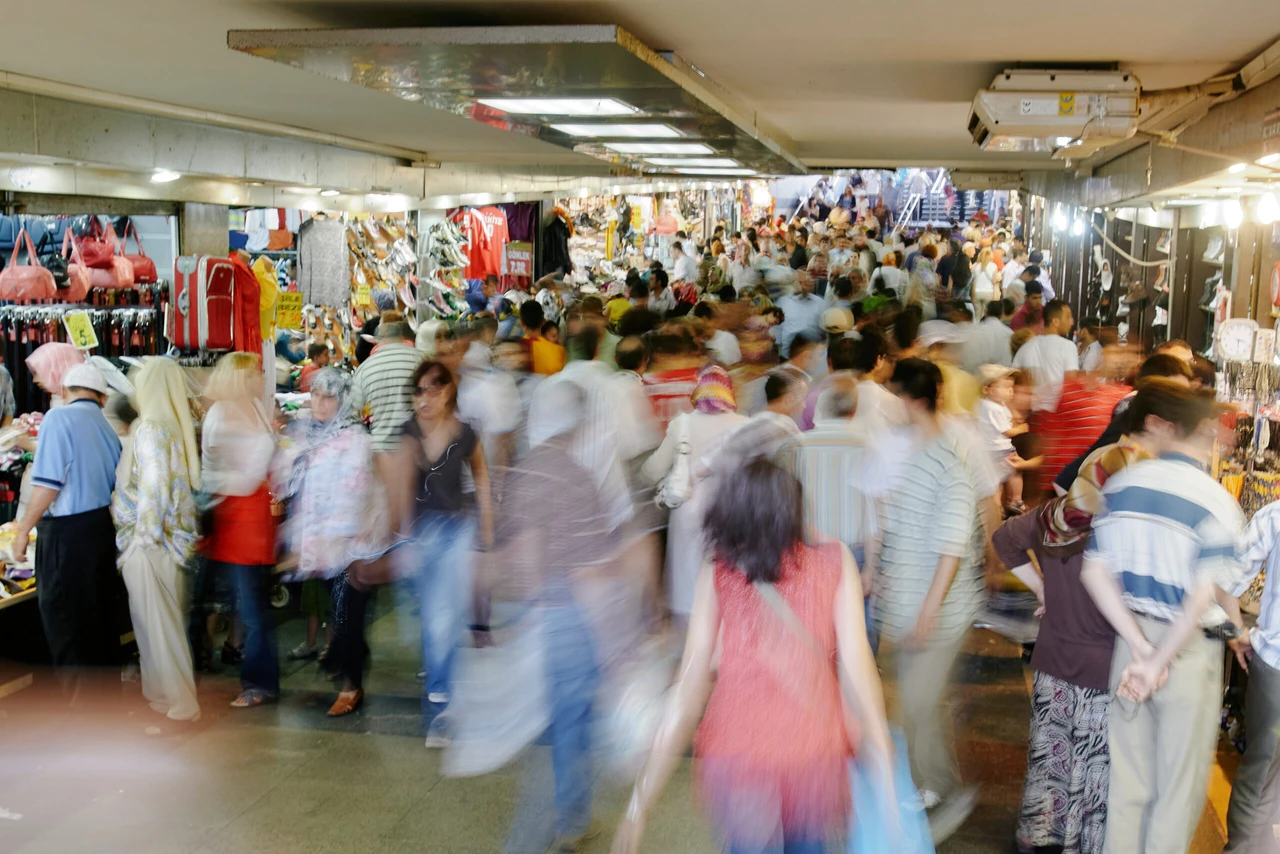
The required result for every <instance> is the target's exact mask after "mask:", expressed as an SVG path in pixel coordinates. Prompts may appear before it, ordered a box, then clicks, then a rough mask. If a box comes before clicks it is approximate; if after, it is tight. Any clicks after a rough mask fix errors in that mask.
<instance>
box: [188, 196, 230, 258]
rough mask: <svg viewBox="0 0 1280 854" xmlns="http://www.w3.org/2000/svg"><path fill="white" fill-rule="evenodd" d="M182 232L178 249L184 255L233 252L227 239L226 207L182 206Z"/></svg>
mask: <svg viewBox="0 0 1280 854" xmlns="http://www.w3.org/2000/svg"><path fill="white" fill-rule="evenodd" d="M181 222H182V231H181V233H180V234H179V235H178V247H179V250H180V252H181V254H183V255H226V254H227V253H228V252H229V251H231V248H230V244H229V243H228V237H227V224H228V213H227V206H226V205H207V204H203V203H201V202H187V203H185V204H184V205H183V206H182V220H181Z"/></svg>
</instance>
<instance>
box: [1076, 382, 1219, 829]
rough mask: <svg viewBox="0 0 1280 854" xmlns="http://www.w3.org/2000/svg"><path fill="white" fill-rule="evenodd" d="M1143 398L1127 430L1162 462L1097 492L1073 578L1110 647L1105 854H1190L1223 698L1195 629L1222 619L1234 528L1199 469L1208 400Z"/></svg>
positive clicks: (1163, 391)
mask: <svg viewBox="0 0 1280 854" xmlns="http://www.w3.org/2000/svg"><path fill="white" fill-rule="evenodd" d="M1145 391H1146V393H1147V398H1146V399H1145V401H1144V407H1145V409H1144V410H1141V411H1139V410H1135V412H1134V413H1133V417H1134V418H1135V419H1137V418H1139V417H1141V418H1142V421H1143V424H1144V426H1145V430H1146V432H1148V433H1153V432H1157V433H1159V432H1163V433H1164V436H1165V438H1164V440H1163V441H1162V442H1161V446H1162V452H1161V455H1160V456H1159V457H1158V458H1156V459H1148V460H1142V461H1139V462H1137V463H1134V464H1133V465H1131V466H1128V467H1127V468H1125V469H1124V470H1123V471H1121V472H1120V473H1119V474H1117V475H1115V476H1114V477H1112V478H1111V479H1110V480H1108V481H1107V485H1106V487H1105V488H1104V489H1103V491H1102V501H1103V509H1102V511H1101V512H1100V513H1099V514H1098V515H1097V516H1095V518H1094V521H1093V533H1092V537H1091V540H1090V543H1089V547H1088V550H1087V551H1086V552H1085V563H1084V569H1083V570H1082V572H1081V581H1082V582H1083V583H1084V585H1085V587H1086V588H1087V589H1088V591H1089V594H1090V595H1091V596H1092V598H1093V600H1094V602H1095V603H1096V604H1097V605H1098V609H1099V610H1100V611H1101V612H1102V614H1103V616H1105V617H1106V618H1107V620H1108V622H1110V623H1111V625H1112V626H1113V627H1114V628H1115V630H1116V633H1117V634H1118V635H1119V636H1120V639H1121V640H1120V642H1119V643H1117V644H1116V646H1115V652H1114V654H1113V657H1112V663H1111V688H1112V691H1113V692H1114V693H1115V694H1116V698H1117V699H1116V702H1114V703H1112V704H1111V716H1110V720H1109V724H1108V725H1109V728H1110V737H1109V742H1110V753H1111V785H1110V795H1109V798H1108V809H1109V814H1108V816H1107V840H1106V845H1105V849H1104V850H1105V852H1106V854H1131V852H1145V851H1153V852H1154V851H1186V850H1187V847H1188V846H1189V845H1190V843H1191V838H1192V835H1193V834H1194V832H1195V827H1196V823H1197V822H1198V820H1199V818H1200V813H1201V810H1202V809H1203V807H1204V800H1205V790H1206V787H1207V785H1208V770H1209V763H1210V762H1211V761H1212V757H1213V749H1214V744H1215V742H1216V740H1217V729H1218V709H1219V705H1220V700H1219V698H1220V697H1221V694H1222V665H1223V651H1222V643H1221V641H1219V640H1216V639H1214V638H1213V637H1210V636H1209V635H1206V634H1205V633H1204V632H1203V630H1202V629H1201V618H1202V617H1203V616H1204V615H1205V613H1206V611H1208V610H1209V607H1210V605H1211V604H1212V603H1213V601H1214V599H1215V596H1216V597H1219V598H1221V599H1222V600H1223V601H1224V604H1229V605H1234V600H1232V599H1230V598H1229V597H1228V596H1227V595H1226V594H1224V593H1221V590H1230V589H1232V588H1233V587H1234V585H1235V583H1236V582H1237V580H1238V578H1239V576H1240V562H1239V559H1238V557H1237V538H1238V537H1239V535H1240V533H1241V529H1242V528H1243V527H1244V518H1243V516H1242V515H1241V513H1240V508H1239V507H1238V506H1237V504H1236V502H1235V499H1234V498H1232V497H1231V495H1230V494H1229V493H1228V492H1227V491H1226V490H1225V489H1223V488H1222V487H1221V486H1220V485H1218V483H1217V482H1216V481H1215V480H1214V479H1213V478H1212V477H1210V476H1209V475H1208V474H1207V473H1206V472H1205V470H1204V467H1203V466H1204V463H1203V461H1204V459H1205V458H1206V457H1207V456H1208V453H1209V450H1210V449H1211V447H1212V444H1213V440H1214V436H1215V433H1216V428H1217V417H1216V416H1217V413H1216V411H1215V408H1214V403H1213V394H1212V392H1210V391H1201V390H1191V389H1181V388H1178V387H1177V386H1175V385H1172V384H1170V385H1168V386H1162V387H1160V388H1158V389H1157V388H1150V389H1146V390H1145ZM1135 428H1136V425H1135ZM1232 610H1235V611H1236V613H1237V616H1238V608H1232Z"/></svg>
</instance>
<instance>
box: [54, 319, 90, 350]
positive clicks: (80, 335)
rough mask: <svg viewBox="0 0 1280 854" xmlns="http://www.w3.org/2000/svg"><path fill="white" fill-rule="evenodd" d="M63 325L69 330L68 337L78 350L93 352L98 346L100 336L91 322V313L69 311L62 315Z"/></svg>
mask: <svg viewBox="0 0 1280 854" xmlns="http://www.w3.org/2000/svg"><path fill="white" fill-rule="evenodd" d="M62 325H63V326H65V327H66V328H67V337H68V338H69V339H70V340H71V343H72V345H73V346H74V347H75V348H76V349H77V350H92V349H93V348H94V347H97V346H98V334H97V333H96V332H94V331H93V324H92V323H90V322H89V312H87V311H68V312H67V313H66V314H64V315H62Z"/></svg>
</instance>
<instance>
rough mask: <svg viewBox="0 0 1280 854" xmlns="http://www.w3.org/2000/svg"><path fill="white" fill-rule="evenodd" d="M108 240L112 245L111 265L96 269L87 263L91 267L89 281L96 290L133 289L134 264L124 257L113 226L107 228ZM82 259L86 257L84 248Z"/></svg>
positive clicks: (81, 252)
mask: <svg viewBox="0 0 1280 854" xmlns="http://www.w3.org/2000/svg"><path fill="white" fill-rule="evenodd" d="M106 239H107V240H108V241H109V242H110V244H111V251H112V255H111V263H110V264H108V265H107V266H106V267H94V266H93V265H92V264H89V263H88V259H86V261H85V263H86V265H87V266H88V267H89V281H90V283H91V284H92V285H93V287H95V288H107V289H110V290H123V289H125V288H132V287H133V264H132V263H130V261H129V259H128V258H126V257H124V250H123V248H122V247H121V246H120V242H119V241H118V240H117V239H116V233H115V230H114V229H113V228H112V227H111V226H109V225H108V226H107V227H106ZM80 257H82V258H83V257H84V248H83V247H81V249H80Z"/></svg>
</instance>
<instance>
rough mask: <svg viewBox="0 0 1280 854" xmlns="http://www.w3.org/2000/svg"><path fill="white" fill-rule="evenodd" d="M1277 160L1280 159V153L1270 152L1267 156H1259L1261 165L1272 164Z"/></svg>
mask: <svg viewBox="0 0 1280 854" xmlns="http://www.w3.org/2000/svg"><path fill="white" fill-rule="evenodd" d="M1276 161H1280V154H1268V155H1267V156H1266V157H1259V158H1258V165H1259V166H1270V165H1271V164H1273V163H1275V162H1276Z"/></svg>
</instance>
